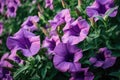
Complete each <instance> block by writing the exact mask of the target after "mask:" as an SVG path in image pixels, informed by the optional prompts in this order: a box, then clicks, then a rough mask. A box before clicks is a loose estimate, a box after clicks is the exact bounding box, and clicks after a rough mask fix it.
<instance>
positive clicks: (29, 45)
mask: <svg viewBox="0 0 120 80" xmlns="http://www.w3.org/2000/svg"><path fill="white" fill-rule="evenodd" d="M7 47H8V48H9V49H10V50H16V51H17V50H20V51H22V53H23V55H24V56H26V57H29V56H33V55H35V54H37V53H38V52H39V50H40V37H39V36H35V34H33V33H31V32H29V31H27V30H25V29H20V30H19V31H18V32H17V33H16V34H15V35H14V36H13V37H12V36H10V37H8V38H7Z"/></svg>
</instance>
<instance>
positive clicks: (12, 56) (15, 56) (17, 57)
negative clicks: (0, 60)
mask: <svg viewBox="0 0 120 80" xmlns="http://www.w3.org/2000/svg"><path fill="white" fill-rule="evenodd" d="M8 59H10V60H12V61H15V62H16V63H19V64H23V62H24V61H23V60H22V59H20V57H19V56H18V55H17V54H16V50H15V49H13V50H12V51H11V54H10V55H9V57H8ZM8 67H13V65H12V64H10V65H9V66H8Z"/></svg>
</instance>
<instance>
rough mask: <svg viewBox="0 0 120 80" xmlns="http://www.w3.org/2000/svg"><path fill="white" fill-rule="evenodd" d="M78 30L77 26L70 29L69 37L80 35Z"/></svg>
mask: <svg viewBox="0 0 120 80" xmlns="http://www.w3.org/2000/svg"><path fill="white" fill-rule="evenodd" d="M80 31H81V30H80V29H79V27H78V25H76V26H73V27H72V28H71V29H70V33H71V35H74V36H79V35H80Z"/></svg>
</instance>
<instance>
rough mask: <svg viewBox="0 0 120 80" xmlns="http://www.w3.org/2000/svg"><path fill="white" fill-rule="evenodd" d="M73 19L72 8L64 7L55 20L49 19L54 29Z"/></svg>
mask: <svg viewBox="0 0 120 80" xmlns="http://www.w3.org/2000/svg"><path fill="white" fill-rule="evenodd" d="M70 21H71V16H70V10H69V9H64V10H62V11H60V12H59V13H57V15H56V16H55V17H54V19H53V20H49V22H50V25H51V26H52V30H56V28H57V27H58V26H60V25H61V24H63V23H67V22H70Z"/></svg>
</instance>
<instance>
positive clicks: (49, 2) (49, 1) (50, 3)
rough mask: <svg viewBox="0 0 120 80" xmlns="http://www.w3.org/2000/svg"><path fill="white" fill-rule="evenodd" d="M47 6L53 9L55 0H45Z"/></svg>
mask: <svg viewBox="0 0 120 80" xmlns="http://www.w3.org/2000/svg"><path fill="white" fill-rule="evenodd" d="M47 7H49V8H50V9H51V10H53V0H45V8H47Z"/></svg>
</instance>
